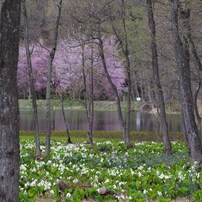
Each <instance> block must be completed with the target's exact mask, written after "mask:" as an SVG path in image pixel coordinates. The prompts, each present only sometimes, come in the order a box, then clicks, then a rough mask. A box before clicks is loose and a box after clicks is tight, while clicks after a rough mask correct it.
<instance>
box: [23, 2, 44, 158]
mask: <svg viewBox="0 0 202 202" xmlns="http://www.w3.org/2000/svg"><path fill="white" fill-rule="evenodd" d="M23 17H24V38H25V39H24V40H25V49H26V57H27V67H28V76H29V84H30V93H31V99H32V108H33V120H34V128H35V146H36V156H40V153H41V152H40V136H39V122H38V110H37V102H36V91H35V87H34V78H33V73H32V61H31V52H30V49H29V23H28V18H27V9H26V0H23Z"/></svg>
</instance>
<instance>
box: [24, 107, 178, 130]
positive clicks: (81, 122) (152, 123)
mask: <svg viewBox="0 0 202 202" xmlns="http://www.w3.org/2000/svg"><path fill="white" fill-rule="evenodd" d="M65 113H66V117H67V121H68V125H69V129H70V130H87V129H88V124H87V119H86V115H85V111H74V110H68V111H67V110H66V111H65ZM124 115H125V114H124ZM20 119H21V126H20V129H21V130H33V129H34V126H33V119H32V111H31V110H30V111H28V110H26V111H25V110H20ZM167 121H168V127H169V131H175V132H180V131H181V118H180V115H179V114H169V115H168V116H167ZM159 125H160V124H159V123H158V122H157V121H156V118H155V117H154V115H151V114H149V113H142V112H131V130H132V131H158V130H159ZM39 126H40V130H45V129H46V120H45V111H42V110H41V111H39ZM52 130H65V124H64V121H63V116H62V111H61V110H53V111H52ZM94 130H105V131H111V130H120V124H119V119H118V114H117V112H111V111H110V112H109V111H96V112H95V118H94Z"/></svg>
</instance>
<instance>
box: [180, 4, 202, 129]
mask: <svg viewBox="0 0 202 202" xmlns="http://www.w3.org/2000/svg"><path fill="white" fill-rule="evenodd" d="M187 9H188V13H187V15H185V16H184V17H185V19H184V22H183V24H184V28H185V29H186V31H185V33H186V37H187V39H188V42H189V45H190V49H191V50H190V51H191V53H192V55H193V57H194V60H195V65H196V67H197V72H198V76H199V79H198V81H196V82H197V83H196V90H195V89H194V90H195V91H194V95H193V98H194V110H195V115H196V120H197V126H198V130H199V133H200V132H201V117H200V114H199V111H198V106H197V98H198V93H199V91H200V88H201V74H202V64H201V60H200V57H199V55H198V53H197V50H196V46H195V44H194V41H193V39H192V28H191V23H190V8H189V4H188V8H187Z"/></svg>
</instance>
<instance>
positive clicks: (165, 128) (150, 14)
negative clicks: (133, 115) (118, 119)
mask: <svg viewBox="0 0 202 202" xmlns="http://www.w3.org/2000/svg"><path fill="white" fill-rule="evenodd" d="M152 4H153V2H152V0H147V13H148V23H149V29H150V32H151V33H150V34H151V53H152V71H153V78H154V85H155V94H156V96H155V97H156V100H157V102H156V103H157V108H158V109H159V110H160V113H159V114H160V124H161V131H162V133H163V142H164V146H165V153H166V154H167V155H170V154H171V150H172V149H171V142H170V138H169V134H168V125H167V120H166V112H165V103H164V96H163V90H162V86H161V82H160V77H159V67H158V66H159V65H158V53H157V44H156V25H155V21H154V15H153V7H152Z"/></svg>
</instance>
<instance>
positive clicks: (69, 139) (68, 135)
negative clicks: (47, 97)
mask: <svg viewBox="0 0 202 202" xmlns="http://www.w3.org/2000/svg"><path fill="white" fill-rule="evenodd" d="M59 97H60V102H61V108H62V115H63V120H64V123H65V129H66V133H67V143H68V144H72V141H71V137H70V132H69V127H68V125H67V119H66V115H65V109H64V101H63V96H62V94H59Z"/></svg>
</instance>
